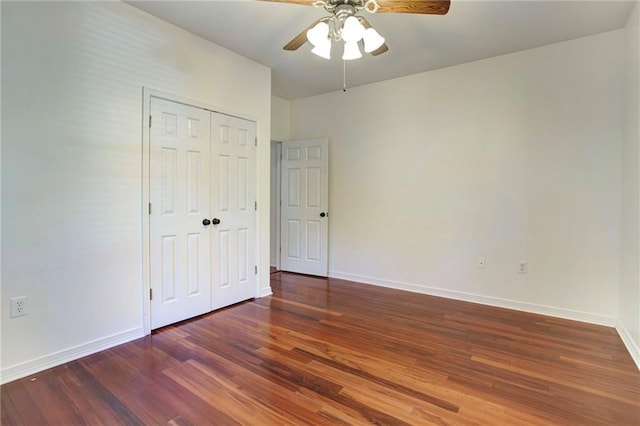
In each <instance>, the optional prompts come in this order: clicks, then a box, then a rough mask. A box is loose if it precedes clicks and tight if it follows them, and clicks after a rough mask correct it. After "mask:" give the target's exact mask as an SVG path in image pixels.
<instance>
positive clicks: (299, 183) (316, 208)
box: [280, 139, 329, 277]
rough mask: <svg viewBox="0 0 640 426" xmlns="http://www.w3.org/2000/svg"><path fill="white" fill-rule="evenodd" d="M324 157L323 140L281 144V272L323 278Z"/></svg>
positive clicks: (325, 224) (325, 225)
mask: <svg viewBox="0 0 640 426" xmlns="http://www.w3.org/2000/svg"><path fill="white" fill-rule="evenodd" d="M328 154H329V141H328V140H327V139H314V140H307V141H291V142H283V143H282V180H281V181H282V191H281V194H282V197H283V198H282V213H281V215H282V216H281V218H282V219H281V231H282V238H281V243H282V250H281V259H280V265H281V269H282V270H284V271H290V272H298V273H303V274H310V275H319V276H323V277H326V276H327V272H328V269H327V256H328V254H327V247H328V244H327V240H328V230H329V218H328V211H327V209H328V202H329V188H328V183H329V158H328ZM323 213H324V216H322V214H323Z"/></svg>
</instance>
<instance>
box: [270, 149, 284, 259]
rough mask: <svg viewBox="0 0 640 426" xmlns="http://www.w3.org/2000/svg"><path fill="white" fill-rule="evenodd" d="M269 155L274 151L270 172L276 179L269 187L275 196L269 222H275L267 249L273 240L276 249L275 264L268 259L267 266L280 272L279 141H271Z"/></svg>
mask: <svg viewBox="0 0 640 426" xmlns="http://www.w3.org/2000/svg"><path fill="white" fill-rule="evenodd" d="M270 148H271V153H273V150H274V149H275V152H276V167H275V170H271V173H275V174H276V178H275V188H274V187H271V191H273V193H274V194H275V197H273V198H272V200H275V203H274V205H272V206H271V218H270V221H271V222H274V221H275V231H274V235H271V233H269V247H271V242H272V241H273V240H275V246H276V247H275V248H276V252H275V258H276V264H275V265H271V259H269V265H270V266H275V268H276V270H278V271H279V270H280V266H281V265H280V262H281V261H280V249H281V247H282V242H281V238H282V231H281V230H280V226H281V225H280V215H281V214H282V194H281V191H282V142H281V141H276V140H271V147H270ZM269 228H271V223H270V224H269ZM271 256H274V254H273V253H272V254H271Z"/></svg>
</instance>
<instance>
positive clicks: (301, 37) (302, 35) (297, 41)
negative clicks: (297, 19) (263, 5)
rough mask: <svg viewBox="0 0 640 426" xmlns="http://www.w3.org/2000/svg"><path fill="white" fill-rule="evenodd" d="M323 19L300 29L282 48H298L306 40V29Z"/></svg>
mask: <svg viewBox="0 0 640 426" xmlns="http://www.w3.org/2000/svg"><path fill="white" fill-rule="evenodd" d="M265 1H271V0H265ZM323 19H324V18H320V19H318V20H317V21H316V22H314V23H313V24H311V25H309V26H308V27H307V28H305V29H304V30H302V32H301V33H300V34H298V35H297V36H295V37H294V38H293V39H291V41H290V42H289V43H287V44H285V45H284V47H283V49H284V50H298V49H299V48H300V46H302V45H303V44H305V43H306V42H307V31H309V30H310V29H311V28H313V27H315V26H316V24H317V23H318V22H320V21H322V20H323Z"/></svg>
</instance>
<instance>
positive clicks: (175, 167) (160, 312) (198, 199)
mask: <svg viewBox="0 0 640 426" xmlns="http://www.w3.org/2000/svg"><path fill="white" fill-rule="evenodd" d="M151 116H152V125H151V129H150V145H149V146H150V150H151V152H150V161H151V164H150V169H149V170H150V186H151V188H150V192H149V194H150V200H151V209H152V210H151V215H150V221H149V224H150V227H151V229H150V231H151V232H150V239H151V240H150V243H151V247H150V267H151V269H150V279H151V288H152V291H153V298H152V301H151V328H152V329H153V328H158V327H162V326H164V325H167V324H171V323H174V322H177V321H181V320H183V319H186V318H190V317H193V316H196V315H200V314H203V313H205V312H209V311H210V310H211V266H210V263H211V260H210V259H211V254H210V247H211V230H210V229H209V228H210V226H205V225H203V220H204V219H207V218H209V217H210V214H211V188H210V178H209V169H210V160H211V148H210V147H211V138H210V113H209V112H208V111H205V110H203V109H199V108H194V107H190V106H187V105H182V104H179V103H175V102H170V101H166V100H163V99H158V98H151Z"/></svg>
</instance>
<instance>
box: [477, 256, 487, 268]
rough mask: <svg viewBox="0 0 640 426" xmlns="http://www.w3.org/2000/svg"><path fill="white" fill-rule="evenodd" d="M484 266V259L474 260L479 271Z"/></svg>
mask: <svg viewBox="0 0 640 426" xmlns="http://www.w3.org/2000/svg"><path fill="white" fill-rule="evenodd" d="M484 264H485V260H484V257H479V258H478V259H477V260H476V267H478V268H480V269H484Z"/></svg>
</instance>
